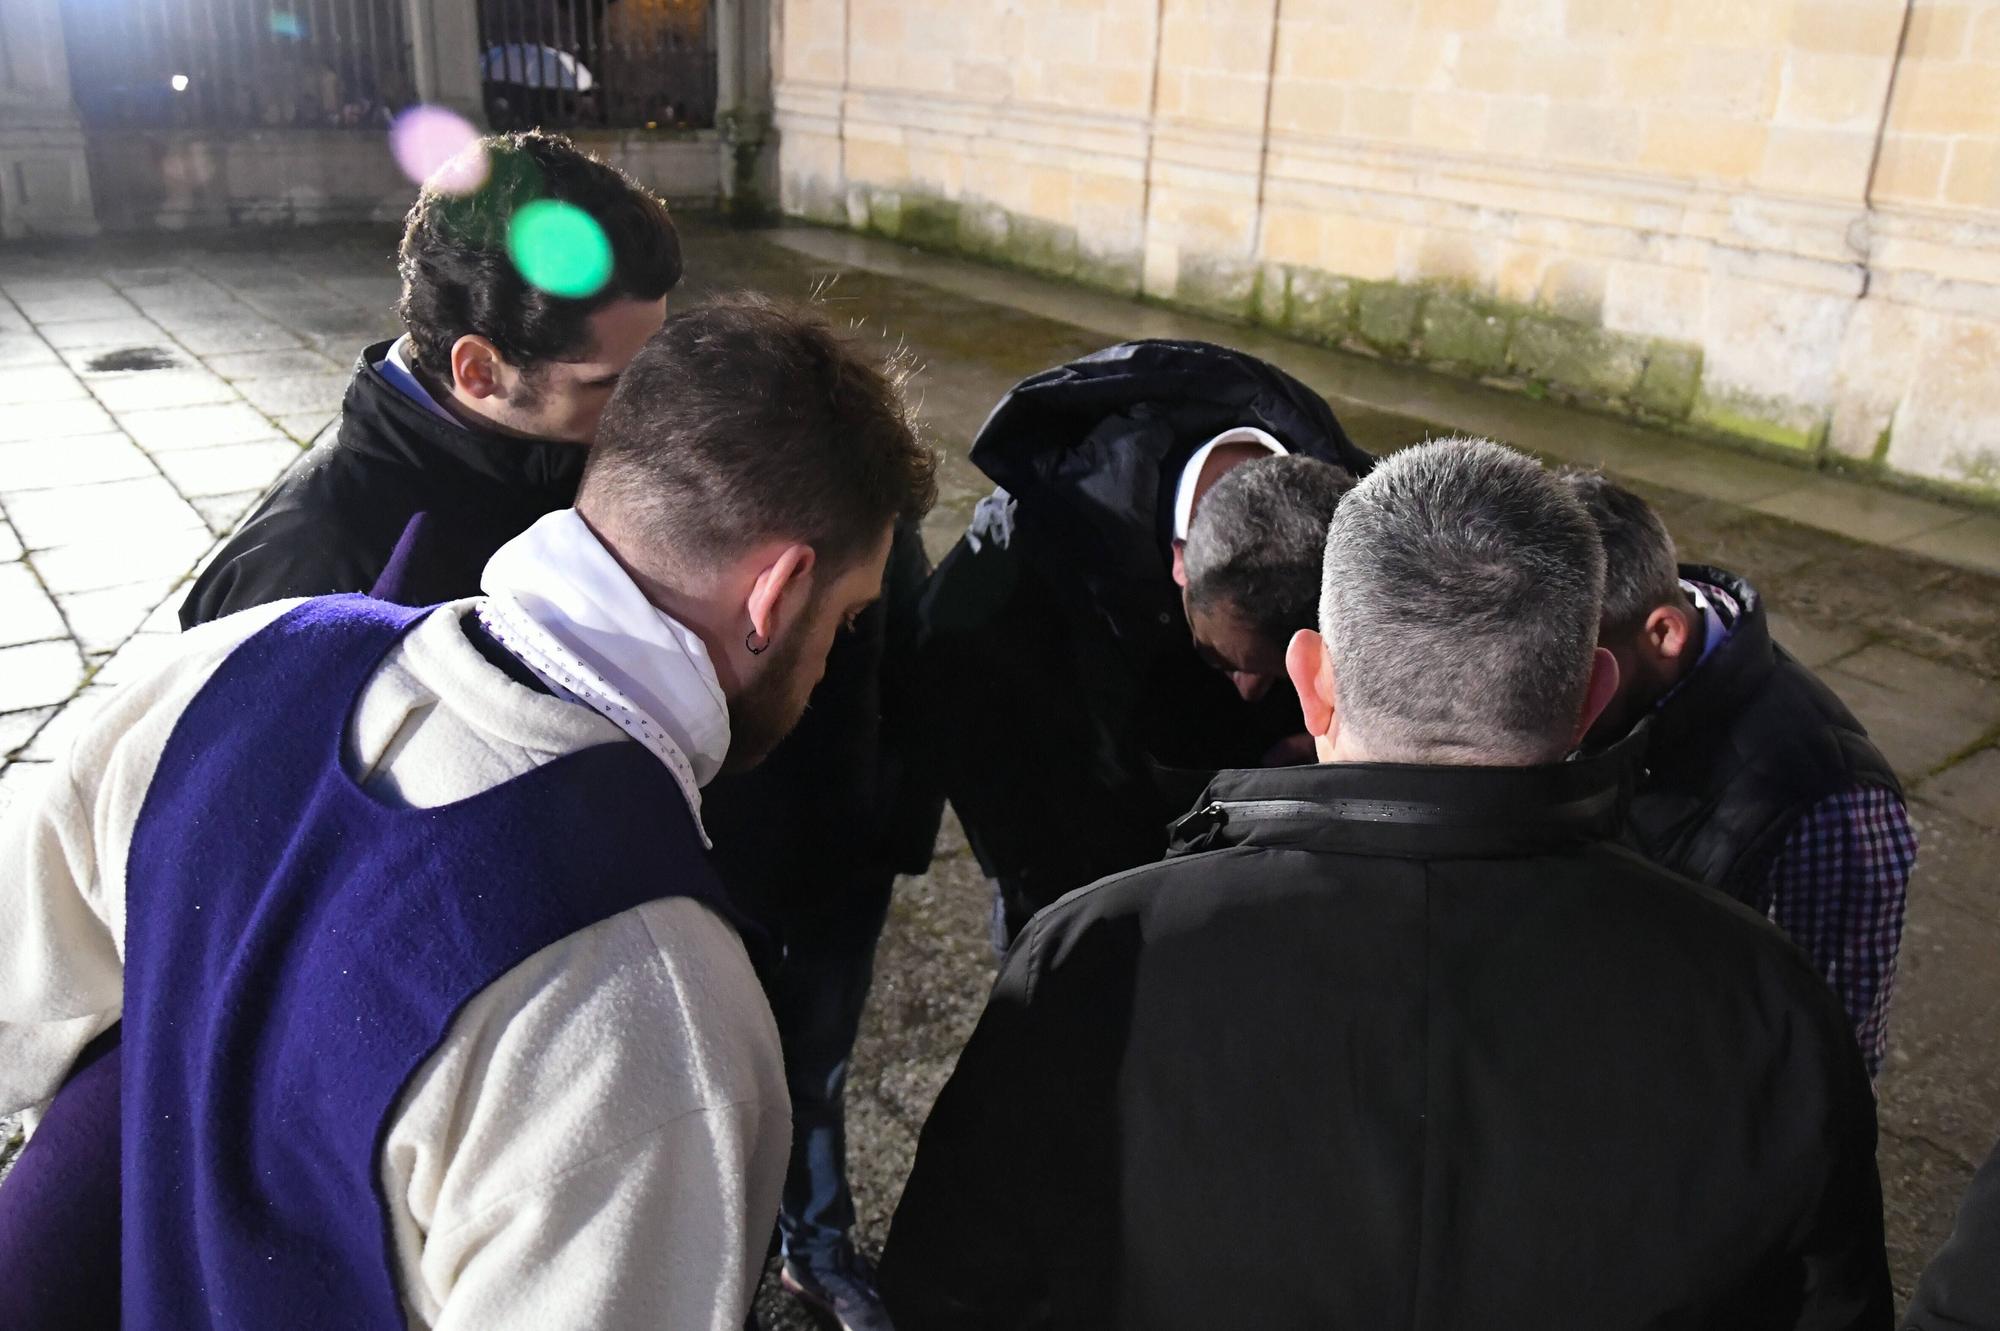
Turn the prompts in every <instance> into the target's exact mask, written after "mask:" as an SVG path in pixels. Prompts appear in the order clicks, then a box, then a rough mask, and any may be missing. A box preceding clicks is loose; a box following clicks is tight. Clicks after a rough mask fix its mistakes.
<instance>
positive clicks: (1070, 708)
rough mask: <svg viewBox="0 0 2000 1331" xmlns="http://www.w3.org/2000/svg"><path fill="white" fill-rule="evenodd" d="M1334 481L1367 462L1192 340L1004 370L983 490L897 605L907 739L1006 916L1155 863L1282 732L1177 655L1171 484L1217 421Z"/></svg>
mask: <svg viewBox="0 0 2000 1331" xmlns="http://www.w3.org/2000/svg"><path fill="white" fill-rule="evenodd" d="M1240 425H1255V426H1259V427H1261V428H1263V429H1265V430H1267V431H1269V432H1270V433H1271V434H1272V435H1273V436H1275V437H1276V438H1277V439H1278V440H1279V442H1281V443H1283V444H1284V445H1285V447H1286V448H1287V449H1289V450H1291V451H1292V452H1294V453H1299V454H1304V455H1307V456H1311V457H1317V458H1320V459H1322V460H1324V461H1327V462H1332V463H1335V464H1338V465H1340V466H1342V467H1344V468H1346V469H1347V470H1348V471H1350V472H1352V473H1354V474H1355V475H1356V476H1359V475H1362V474H1364V473H1365V472H1366V471H1367V470H1368V468H1369V467H1370V466H1371V465H1372V463H1373V459H1372V458H1370V457H1369V455H1368V454H1366V453H1364V452H1362V451H1361V450H1360V449H1359V448H1357V447H1355V445H1354V444H1353V443H1352V442H1351V441H1350V440H1349V439H1348V438H1347V435H1346V434H1345V433H1344V432H1343V431H1342V430H1341V428H1340V423H1339V422H1338V421H1337V420H1335V419H1334V415H1333V412H1332V411H1331V410H1330V409H1329V408H1328V407H1327V404H1326V402H1325V401H1324V400H1323V399H1322V398H1321V397H1320V396H1319V395H1318V394H1316V393H1314V392H1313V391H1312V390H1311V389H1309V388H1307V387H1306V386H1305V385H1303V384H1301V383H1299V382H1298V381H1297V380H1296V379H1294V378H1292V377H1291V376H1290V375H1288V374H1286V373H1284V372H1283V371H1282V370H1279V369H1277V368H1275V367H1274V366H1271V365H1267V364H1265V363H1264V362H1263V361H1260V360H1258V359H1257V358H1255V357H1253V356H1249V355H1245V354H1244V353H1242V352H1239V351H1232V350H1230V349H1228V348H1226V347H1219V346H1212V345H1210V344H1208V343H1204V342H1170V341H1140V342H1126V343H1122V344H1120V345H1118V346H1114V347H1110V348H1107V349H1106V350H1103V351H1100V352H1097V353H1095V354H1093V355H1090V356H1086V357H1084V358H1083V359H1081V360H1077V361H1073V362H1071V363H1070V364H1067V365H1062V366H1058V367H1056V368H1055V369H1052V370H1046V371H1043V372H1042V373H1040V374H1037V375H1034V376H1033V377H1031V378H1029V379H1026V380H1024V381H1022V382H1021V383H1020V384H1019V385H1018V386H1016V387H1015V388H1014V389H1013V390H1012V391H1011V392H1009V393H1008V394H1007V396H1006V397H1004V398H1002V399H1001V401H1000V403H999V405H998V406H997V407H995V408H994V411H993V414H992V415H991V416H990V417H989V418H988V419H987V421H986V424H985V425H984V426H983V427H982V428H981V429H980V431H979V435H978V438H977V439H975V440H974V441H973V445H972V461H973V463H974V464H975V465H977V466H978V467H979V469H980V470H981V471H983V472H985V473H986V475H987V476H989V477H990V478H992V480H993V481H994V482H995V483H996V484H997V485H998V486H999V487H1000V489H999V490H998V491H996V492H995V493H994V494H993V495H992V496H991V497H990V498H988V499H986V500H985V501H983V502H982V503H981V504H980V506H979V510H978V512H977V514H976V515H975V517H974V519H973V522H972V524H971V526H970V528H969V529H968V530H967V532H966V535H965V537H964V538H963V539H962V540H961V541H960V542H959V543H958V545H957V546H956V547H955V548H954V549H953V550H952V551H951V553H950V554H948V555H947V556H946V557H945V559H944V561H943V562H942V563H941V564H939V566H938V569H937V572H936V573H935V574H933V575H932V577H931V580H930V584H929V586H928V587H927V588H926V589H925V591H924V595H923V600H922V604H921V608H920V611H919V628H918V656H917V671H918V676H919V678H920V679H921V681H922V683H921V687H922V689H923V691H924V694H925V698H924V705H923V715H924V716H925V717H926V718H927V724H926V726H925V730H926V732H927V733H928V734H929V735H931V736H932V737H933V738H934V739H935V741H936V743H935V744H933V745H931V746H929V747H928V748H927V749H926V752H927V754H928V755H929V757H930V758H931V760H932V761H933V762H934V764H935V765H936V770H937V771H938V772H939V773H940V775H941V778H942V780H943V781H944V783H945V786H946V791H947V793H948V794H949V795H950V797H951V800H952V803H953V806H954V807H955V808H956V809H957V810H958V813H959V816H960V818H961V820H962V821H963V822H964V824H965V828H966V833H967V836H968V838H969V839H970V841H971V844H972V847H973V850H974V852H975V853H976V854H977V855H978V857H979V860H980V863H981V865H982V866H983V867H984V869H985V871H986V873H987V874H988V875H989V876H991V877H993V878H995V879H997V880H999V881H1000V883H1001V886H1002V891H1003V893H1004V894H1006V895H1007V896H1008V898H1009V912H1010V915H1013V916H1015V917H1017V918H1016V920H1015V923H1016V924H1018V922H1019V920H1020V919H1025V918H1026V914H1027V913H1030V912H1031V911H1032V910H1033V909H1034V908H1036V907H1039V906H1041V905H1045V904H1047V903H1048V902H1050V901H1053V900H1055V899H1056V898H1057V897H1059V896H1061V895H1062V894H1063V893H1065V892H1068V891H1070V890H1071V889H1073V888H1077V887H1081V886H1082V885H1083V884H1085V883H1087V882H1090V881H1091V880H1092V879H1094V878H1098V877H1101V876H1103V875H1104V874H1107V873H1112V872H1115V871H1117V870H1120V869H1126V868H1130V867H1131V866H1132V865H1135V864H1141V863H1144V862H1146V861H1148V860H1153V859H1157V858H1159V855H1160V853H1161V852H1162V851H1163V850H1164V849H1165V848H1166V825H1167V823H1168V822H1170V821H1171V820H1172V819H1173V818H1174V817H1175V816H1176V815H1177V814H1179V813H1180V812H1182V811H1183V810H1185V809H1186V808H1187V805H1188V803H1189V801H1190V800H1192V799H1193V797H1194V796H1195V795H1197V794H1199V793H1200V791H1201V789H1202V787H1203V785H1205V784H1206V782H1207V779H1208V777H1209V776H1210V775H1211V774H1212V773H1213V772H1215V771H1216V770H1218V769H1220V768H1223V767H1232V766H1248V765H1253V764H1255V763H1257V762H1258V761H1259V760H1260V759H1261V758H1262V756H1263V754H1264V752H1265V751H1266V750H1267V749H1268V748H1269V747H1270V745H1271V744H1272V743H1274V742H1275V741H1277V740H1279V739H1282V738H1285V737H1287V736H1289V735H1294V734H1297V733H1299V732H1300V731H1301V730H1302V729H1303V727H1302V725H1301V721H1300V716H1299V709H1298V701H1297V699H1296V698H1293V697H1291V696H1290V690H1289V689H1287V688H1285V687H1283V686H1282V685H1280V686H1279V687H1276V688H1273V689H1272V690H1271V692H1270V693H1269V694H1267V695H1266V696H1265V697H1264V698H1263V699H1261V700H1260V701H1259V702H1257V703H1254V704H1246V703H1244V702H1243V701H1242V700H1241V699H1240V698H1239V697H1238V696H1237V694H1236V691H1235V689H1234V688H1233V686H1232V685H1231V684H1230V683H1229V681H1228V680H1227V679H1226V678H1225V677H1224V676H1222V675H1221V674H1220V673H1218V672H1217V671H1215V670H1213V669H1212V668H1210V667H1209V666H1207V665H1206V664H1204V663H1203V662H1202V661H1201V659H1200V658H1199V657H1198V656H1197V655H1196V653H1195V650H1194V646H1193V640H1192V637H1191V635H1190V632H1189V628H1188V623H1187V617H1186V614H1185V612H1184V611H1183V609H1182V605H1181V597H1180V591H1179V588H1177V587H1176V586H1175V585H1174V581H1173V573H1172V554H1171V540H1172V520H1173V502H1174V492H1175V488H1176V486H1177V485H1178V483H1179V480H1180V474H1181V470H1182V468H1183V467H1184V466H1185V465H1186V463H1187V460H1188V458H1189V457H1190V456H1192V455H1193V453H1194V451H1195V450H1196V449H1197V448H1199V447H1200V446H1201V445H1202V444H1204V443H1206V442H1207V441H1208V440H1210V439H1212V438H1214V437H1215V436H1216V435H1217V434H1220V433H1221V432H1222V431H1224V430H1227V429H1229V428H1231V427H1234V426H1240Z"/></svg>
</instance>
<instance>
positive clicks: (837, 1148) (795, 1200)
mask: <svg viewBox="0 0 2000 1331" xmlns="http://www.w3.org/2000/svg"><path fill="white" fill-rule="evenodd" d="M893 882H894V880H893V878H891V877H889V876H887V875H884V876H883V878H882V880H881V882H880V884H879V885H871V886H870V887H869V888H867V889H861V890H855V891H853V892H852V894H851V895H850V896H848V898H847V900H846V901H845V902H844V903H843V906H842V908H841V909H840V910H838V911H835V912H832V913H829V914H824V915H820V914H815V915H812V916H807V917H800V918H791V919H787V920H786V921H785V923H784V929H783V933H784V951H783V955H782V957H781V958H780V960H779V961H778V963H777V964H776V966H774V967H773V968H771V970H770V972H769V974H767V976H766V977H765V981H764V991H765V993H766V994H767V995H768V996H769V998H770V1000H771V1014H772V1016H774V1017H775V1018H776V1019H777V1023H778V1039H779V1042H780V1043H781V1044H782V1045H783V1047H784V1053H785V1084H786V1086H787V1088H788V1089H789V1090H790V1091H791V1096H792V1157H791V1166H790V1169H789V1170H788V1171H787V1173H786V1175H785V1192H784V1198H783V1201H782V1203H781V1204H780V1206H779V1212H778V1228H779V1231H780V1233H781V1234H782V1235H783V1238H784V1245H785V1254H786V1256H788V1257H790V1258H792V1259H793V1260H794V1261H795V1262H797V1263H799V1264H801V1265H807V1266H810V1265H814V1264H816V1263H820V1262H823V1261H825V1260H826V1259H827V1258H828V1257H830V1256H832V1255H833V1254H834V1253H835V1252H837V1251H838V1250H839V1249H840V1247H841V1246H842V1245H843V1244H845V1243H846V1242H848V1236H849V1234H850V1232H851V1231H852V1230H853V1228H854V1195H853V1193H852V1192H851V1191H850V1190H849V1189H848V1186H847V1116H846V1110H845V1106H844V1103H843V1098H844V1093H845V1091H846V1089H847V1064H848V1059H849V1057H850V1056H851V1055H852V1054H853V1052H854V1037H855V1033H856V1032H857V1031H858V1030H859V1029H860V1026H861V1011H862V1009H863V1008H864V1007H865V1006H866V1005H867V1002H868V986H869V983H870V981H871V980H873V978H874V974H875V944H876V941H877V940H878V939H879V938H880V937H881V936H882V923H883V921H884V919H886V918H887V916H888V912H889V890H890V887H891V886H892V884H893Z"/></svg>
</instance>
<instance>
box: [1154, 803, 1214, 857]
mask: <svg viewBox="0 0 2000 1331" xmlns="http://www.w3.org/2000/svg"><path fill="white" fill-rule="evenodd" d="M1228 821H1229V811H1228V810H1227V809H1225V808H1223V807H1222V803H1221V801H1219V800H1217V801H1212V802H1210V803H1208V804H1204V805H1202V806H1201V807H1200V808H1199V809H1195V810H1192V811H1191V812H1188V813H1184V814H1182V815H1181V816H1180V817H1178V818H1176V819H1174V821H1173V824H1172V825H1171V826H1169V827H1168V828H1167V849H1168V850H1169V851H1197V850H1207V849H1208V848H1209V846H1210V845H1211V844H1212V843H1213V842H1214V840H1215V835H1216V833H1218V832H1220V831H1221V830H1222V827H1223V824H1225V823H1227V822H1228Z"/></svg>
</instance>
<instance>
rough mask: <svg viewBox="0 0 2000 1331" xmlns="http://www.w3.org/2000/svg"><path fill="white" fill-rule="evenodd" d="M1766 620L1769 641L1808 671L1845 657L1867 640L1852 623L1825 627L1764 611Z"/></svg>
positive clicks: (1776, 612)
mask: <svg viewBox="0 0 2000 1331" xmlns="http://www.w3.org/2000/svg"><path fill="white" fill-rule="evenodd" d="M1766 618H1767V620H1768V621H1769V624H1770V629H1771V637H1772V639H1773V640H1775V641H1776V642H1777V643H1778V645H1779V646H1781V647H1783V648H1784V649H1785V650H1786V651H1788V652H1790V653H1791V654H1792V655H1793V656H1795V657H1797V658H1798V659H1799V661H1800V663H1801V664H1803V665H1804V666H1805V667H1806V668H1807V669H1809V670H1817V669H1819V668H1820V667H1821V666H1823V665H1826V664H1827V663H1829V662H1831V661H1834V660H1837V659H1839V658H1840V657H1843V656H1846V655H1847V654H1848V653H1849V652H1851V651H1853V650H1855V649H1856V648H1857V647H1860V646H1861V645H1862V644H1863V643H1865V642H1867V641H1868V635H1867V634H1866V633H1865V632H1863V631H1862V630H1860V629H1858V628H1856V627H1854V626H1853V625H1852V624H1835V625H1833V626H1832V627H1830V628H1827V627H1822V626H1820V625H1818V624H1815V623H1812V622H1811V621H1809V620H1805V619H1799V618H1795V617H1794V616H1791V615H1787V614H1784V613H1782V612H1780V611H1775V610H1773V611H1769V612H1767V614H1766Z"/></svg>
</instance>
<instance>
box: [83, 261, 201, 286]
mask: <svg viewBox="0 0 2000 1331" xmlns="http://www.w3.org/2000/svg"><path fill="white" fill-rule="evenodd" d="M104 280H105V281H106V282H109V283H110V284H111V285H112V286H114V287H117V288H118V289H119V290H120V291H125V290H128V289H130V288H132V287H164V286H172V285H173V284H174V283H176V282H188V281H198V280H199V275H198V274H196V273H195V272H193V271H192V270H191V269H187V268H169V267H160V266H159V265H149V266H147V267H143V268H107V269H105V270H104Z"/></svg>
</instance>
